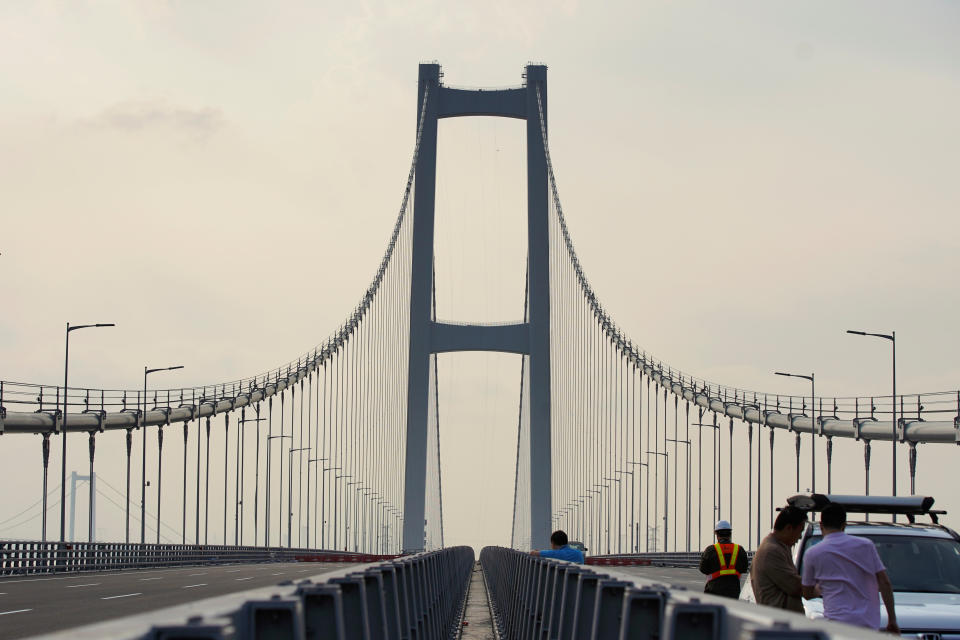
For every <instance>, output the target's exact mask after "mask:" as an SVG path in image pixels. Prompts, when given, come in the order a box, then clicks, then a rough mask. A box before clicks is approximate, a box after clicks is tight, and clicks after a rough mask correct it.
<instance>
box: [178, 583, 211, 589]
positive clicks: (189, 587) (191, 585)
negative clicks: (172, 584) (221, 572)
mask: <svg viewBox="0 0 960 640" xmlns="http://www.w3.org/2000/svg"><path fill="white" fill-rule="evenodd" d="M205 586H207V583H206V582H201V583H200V584H188V585H187V586H185V587H183V588H184V589H193V588H194V587H205Z"/></svg>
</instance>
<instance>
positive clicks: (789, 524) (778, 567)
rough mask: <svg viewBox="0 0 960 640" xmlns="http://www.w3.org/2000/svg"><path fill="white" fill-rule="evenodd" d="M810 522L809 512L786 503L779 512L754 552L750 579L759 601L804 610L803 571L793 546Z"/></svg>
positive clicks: (790, 609) (774, 605)
mask: <svg viewBox="0 0 960 640" xmlns="http://www.w3.org/2000/svg"><path fill="white" fill-rule="evenodd" d="M806 526H807V514H806V512H805V511H803V510H801V509H798V508H796V507H784V508H783V509H781V510H780V513H779V514H777V520H776V522H774V523H773V533H771V534H770V535H768V536H767V537H766V538H764V539H763V542H761V543H760V546H759V547H758V548H757V552H756V553H755V554H754V556H753V567H752V568H751V570H750V582H751V586H752V587H753V595H754V597H755V598H756V600H757V604H765V605H767V606H770V607H777V608H779V609H787V610H788V611H796V612H797V613H803V602H802V601H801V600H800V594H801V591H802V590H801V585H800V572H798V571H797V567H796V565H795V564H793V555H792V553H791V551H790V549H791V548H792V547H793V545H795V544H797V541H798V540H799V539H800V536H802V535H803V530H804V528H805V527H806Z"/></svg>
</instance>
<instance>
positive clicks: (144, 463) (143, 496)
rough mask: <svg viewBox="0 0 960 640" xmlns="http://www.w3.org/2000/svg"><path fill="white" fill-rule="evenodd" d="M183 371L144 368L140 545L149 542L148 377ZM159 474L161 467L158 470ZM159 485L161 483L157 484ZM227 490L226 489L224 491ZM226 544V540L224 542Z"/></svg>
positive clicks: (158, 540)
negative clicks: (162, 372) (161, 372)
mask: <svg viewBox="0 0 960 640" xmlns="http://www.w3.org/2000/svg"><path fill="white" fill-rule="evenodd" d="M175 369H183V365H182V364H178V365H177V366H175V367H157V368H155V369H149V368H147V367H144V368H143V414H142V416H143V417H142V418H141V420H140V428H141V429H143V434H142V435H143V438H142V442H143V451H142V457H141V461H142V465H141V472H142V473H141V477H140V544H145V543H146V542H147V376H148V375H150V374H151V373H156V372H157V371H173V370H175ZM157 471H158V473H159V467H158V469H157ZM157 484H158V485H159V482H158V483H157ZM224 490H226V489H224ZM157 543H158V544H159V543H160V487H159V486H158V487H157ZM224 543H226V540H224Z"/></svg>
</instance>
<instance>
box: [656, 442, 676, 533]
mask: <svg viewBox="0 0 960 640" xmlns="http://www.w3.org/2000/svg"><path fill="white" fill-rule="evenodd" d="M649 453H650V455H654V456H663V458H664V460H663V464H664V469H663V472H664V473H663V550H664V551H668V549H667V542H668V541H669V540H670V531H669V528H670V454H669V453H667V452H666V451H650V452H649ZM674 551H676V549H674Z"/></svg>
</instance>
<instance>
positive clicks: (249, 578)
mask: <svg viewBox="0 0 960 640" xmlns="http://www.w3.org/2000/svg"><path fill="white" fill-rule="evenodd" d="M235 580H238V581H239V580H253V576H249V577H247V578H235Z"/></svg>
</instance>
